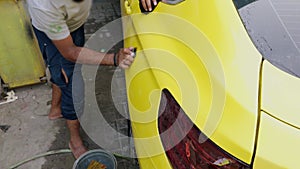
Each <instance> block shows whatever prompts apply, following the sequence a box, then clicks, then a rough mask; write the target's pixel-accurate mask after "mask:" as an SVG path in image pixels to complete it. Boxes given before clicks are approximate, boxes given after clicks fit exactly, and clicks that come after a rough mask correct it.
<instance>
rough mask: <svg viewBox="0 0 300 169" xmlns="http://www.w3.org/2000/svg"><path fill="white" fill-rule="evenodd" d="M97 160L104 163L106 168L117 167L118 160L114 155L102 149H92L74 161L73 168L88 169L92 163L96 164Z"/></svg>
mask: <svg viewBox="0 0 300 169" xmlns="http://www.w3.org/2000/svg"><path fill="white" fill-rule="evenodd" d="M95 162H98V164H103V165H104V166H105V167H106V168H105V169H117V160H116V158H115V157H114V155H112V154H111V153H109V152H107V151H105V150H102V149H95V150H90V151H88V152H86V153H84V154H82V155H81V156H80V157H79V158H78V159H77V160H76V161H75V162H74V165H73V169H88V167H90V164H91V163H92V164H93V163H94V164H95Z"/></svg>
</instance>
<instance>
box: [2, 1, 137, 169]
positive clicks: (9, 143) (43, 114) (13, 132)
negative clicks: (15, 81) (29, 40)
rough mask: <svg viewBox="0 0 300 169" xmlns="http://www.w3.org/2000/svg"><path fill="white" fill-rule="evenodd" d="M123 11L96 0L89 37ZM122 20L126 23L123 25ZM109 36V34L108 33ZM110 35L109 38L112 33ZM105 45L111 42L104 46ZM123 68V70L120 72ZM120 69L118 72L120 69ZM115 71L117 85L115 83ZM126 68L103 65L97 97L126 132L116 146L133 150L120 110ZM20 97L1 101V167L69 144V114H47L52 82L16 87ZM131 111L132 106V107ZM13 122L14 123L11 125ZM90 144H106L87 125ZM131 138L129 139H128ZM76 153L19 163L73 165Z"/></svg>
mask: <svg viewBox="0 0 300 169" xmlns="http://www.w3.org/2000/svg"><path fill="white" fill-rule="evenodd" d="M119 17H120V7H119V1H118V0H94V4H93V7H92V9H91V13H90V16H89V18H88V21H87V23H86V24H85V29H86V30H85V31H86V32H85V33H86V39H89V37H90V36H92V34H93V33H94V32H95V31H97V30H98V29H100V28H101V27H102V26H103V25H105V24H106V23H108V22H110V21H112V20H115V19H117V18H119ZM120 26H121V25H120ZM107 31H108V33H109V30H106V35H109V36H103V39H102V41H103V42H107V41H109V40H110V39H109V38H112V36H113V35H112V33H111V34H108V33H107ZM105 38H106V39H105ZM107 38H108V39H107ZM119 47H122V42H120V43H118V44H116V45H115V46H114V47H113V48H112V49H105V50H112V51H116V50H117V49H118V48H119ZM104 48H105V47H104ZM116 72H117V73H116ZM116 74H117V75H116ZM113 76H114V77H115V79H114V80H115V81H117V85H116V84H115V83H112V79H113ZM124 80H125V79H124V71H122V70H116V69H115V68H114V67H111V66H101V67H99V68H98V71H97V77H96V84H95V86H96V88H95V93H96V98H97V103H98V106H99V107H101V110H102V111H101V112H102V113H103V116H104V117H105V119H106V120H107V121H108V122H109V124H111V126H112V127H113V128H114V129H115V130H116V131H118V132H119V133H122V134H119V136H120V137H116V138H114V140H113V141H115V142H118V143H119V144H118V145H119V146H118V147H116V149H119V150H116V151H118V152H119V151H133V153H134V146H133V143H132V142H128V140H127V138H126V137H125V138H123V137H122V136H123V135H126V134H127V133H128V132H129V131H128V125H127V120H126V119H125V118H124V117H123V115H122V114H120V113H118V110H117V109H119V108H117V106H120V107H122V109H123V111H125V112H126V111H128V110H127V109H126V108H127V107H126V105H127V103H126V89H125V81H124ZM112 88H113V90H115V89H118V91H116V92H119V95H118V98H117V100H118V104H119V105H115V104H114V103H113V99H112V96H111V95H112V94H111V90H112ZM14 91H15V93H16V95H17V96H18V100H16V101H14V102H12V103H8V104H4V105H0V126H2V128H3V130H2V128H1V130H0V152H1V153H0V168H1V169H2V168H3V169H6V168H8V167H9V166H12V165H14V164H16V163H18V162H20V161H22V160H24V159H27V158H31V157H33V156H35V155H38V154H42V153H45V152H48V151H51V150H61V149H68V139H69V133H68V131H67V128H66V124H65V120H63V119H58V120H53V121H50V120H48V118H47V114H48V111H49V109H50V105H49V102H50V101H51V88H50V87H49V85H47V84H37V85H31V86H26V87H20V88H17V89H14ZM127 113H128V112H127ZM8 126H9V127H8ZM81 133H82V136H83V140H84V144H85V145H86V146H87V147H88V149H96V148H101V147H99V146H98V145H97V144H95V143H94V142H93V141H92V140H91V138H89V136H88V135H87V134H86V133H85V131H84V130H81ZM124 140H125V141H124ZM74 161H75V159H74V157H73V156H72V154H71V153H64V154H56V155H50V156H45V157H41V158H37V159H35V160H32V161H30V162H28V163H25V164H23V165H21V166H20V167H18V169H39V168H40V169H69V168H72V166H73V163H74ZM117 161H118V168H120V169H127V168H130V169H135V168H136V169H138V168H139V167H138V163H137V160H136V159H134V158H119V157H118V158H117Z"/></svg>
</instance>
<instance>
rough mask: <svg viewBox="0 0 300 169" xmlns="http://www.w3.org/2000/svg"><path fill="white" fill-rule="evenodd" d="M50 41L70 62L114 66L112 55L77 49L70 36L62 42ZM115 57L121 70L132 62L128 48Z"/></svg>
mask: <svg viewBox="0 0 300 169" xmlns="http://www.w3.org/2000/svg"><path fill="white" fill-rule="evenodd" d="M52 41H53V43H54V45H55V46H56V48H57V49H58V50H59V52H60V53H61V54H62V55H63V56H64V57H65V58H66V59H67V60H70V61H72V62H78V63H81V64H92V65H99V64H101V65H114V54H105V53H100V52H96V51H94V50H91V49H88V48H84V47H78V46H76V45H75V44H74V43H73V39H72V37H71V35H69V36H68V37H67V38H65V39H62V40H52ZM117 57H118V58H117V59H118V60H117V64H118V65H119V66H120V67H122V68H128V67H129V66H130V65H131V64H132V62H133V57H132V56H131V51H130V49H129V48H124V49H121V50H120V51H119V52H118V54H117Z"/></svg>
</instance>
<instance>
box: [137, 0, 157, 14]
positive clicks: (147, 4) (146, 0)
mask: <svg viewBox="0 0 300 169" xmlns="http://www.w3.org/2000/svg"><path fill="white" fill-rule="evenodd" d="M140 3H142V6H143V7H144V9H145V10H146V11H148V12H151V11H152V9H153V6H152V3H153V5H154V6H156V5H157V1H156V0H140Z"/></svg>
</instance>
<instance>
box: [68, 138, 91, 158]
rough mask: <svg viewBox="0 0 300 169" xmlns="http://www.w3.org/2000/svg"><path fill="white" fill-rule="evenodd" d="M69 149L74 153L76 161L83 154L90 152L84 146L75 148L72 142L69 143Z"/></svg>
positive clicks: (80, 145)
mask: <svg viewBox="0 0 300 169" xmlns="http://www.w3.org/2000/svg"><path fill="white" fill-rule="evenodd" d="M69 148H70V150H71V151H72V153H73V155H74V157H75V159H77V158H79V157H80V156H81V155H82V154H84V153H85V152H87V151H88V150H87V149H86V147H85V146H84V145H83V144H79V145H77V146H75V145H74V144H72V143H71V142H69Z"/></svg>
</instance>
